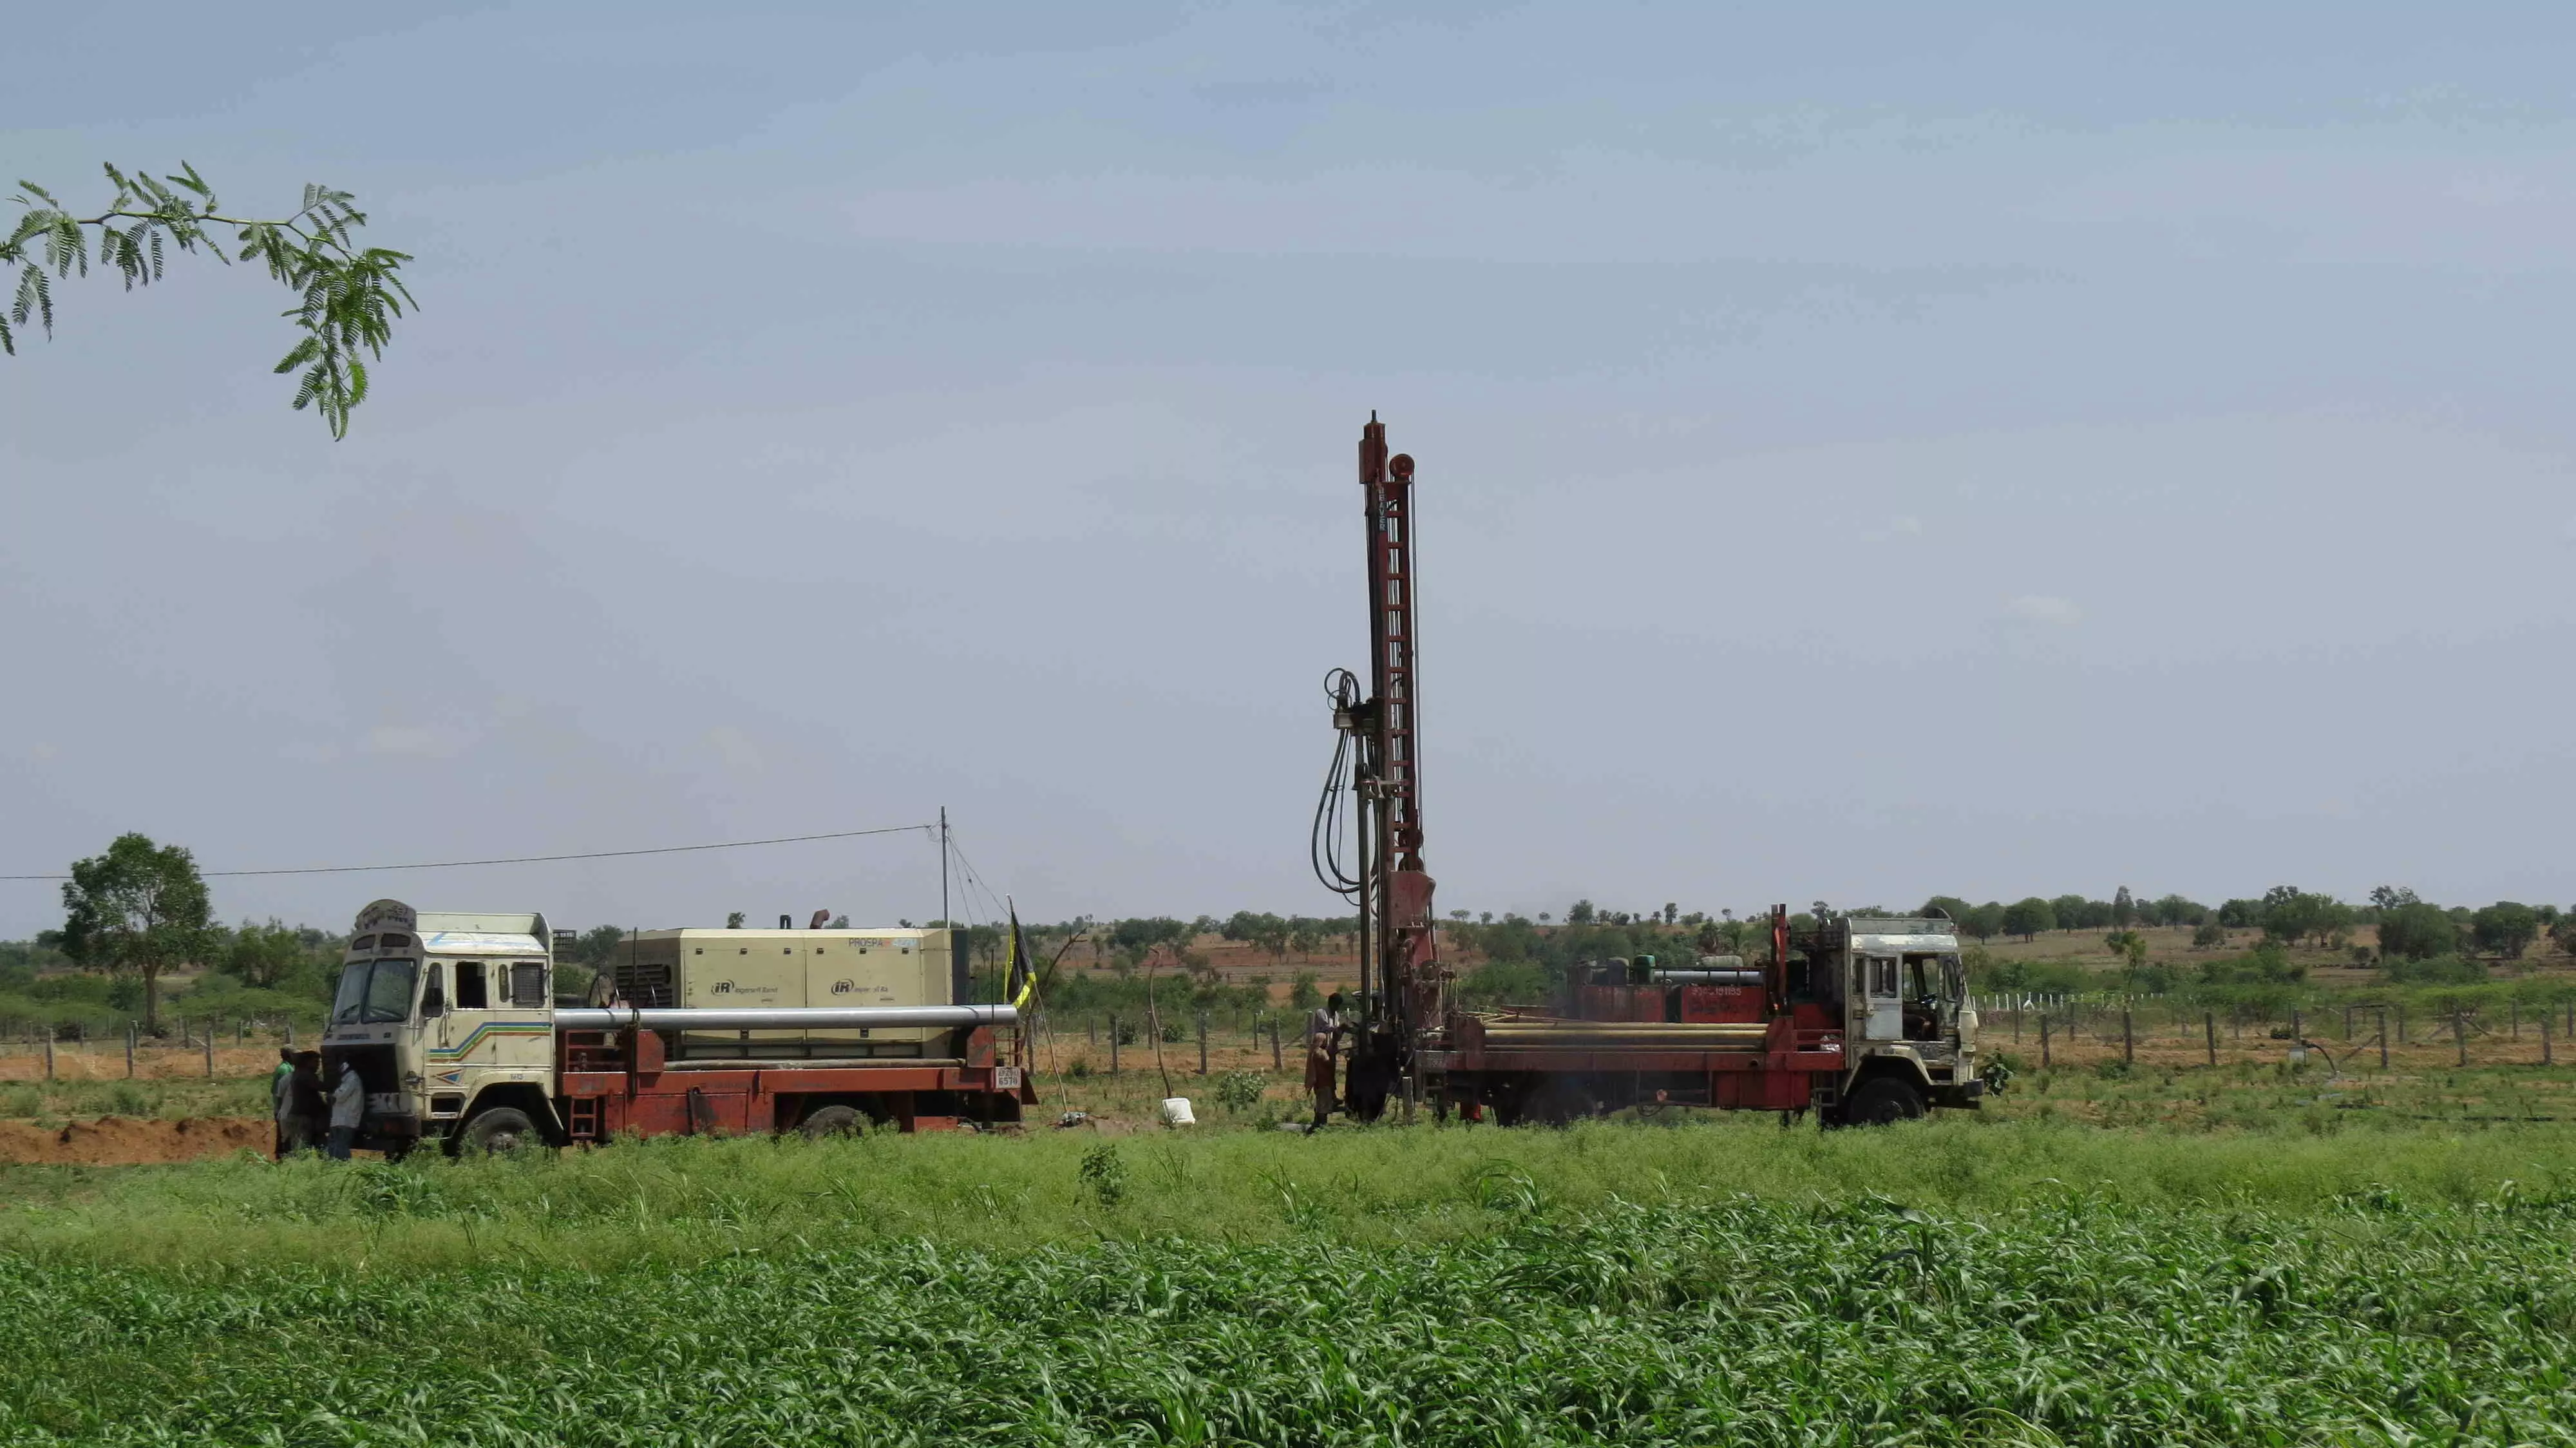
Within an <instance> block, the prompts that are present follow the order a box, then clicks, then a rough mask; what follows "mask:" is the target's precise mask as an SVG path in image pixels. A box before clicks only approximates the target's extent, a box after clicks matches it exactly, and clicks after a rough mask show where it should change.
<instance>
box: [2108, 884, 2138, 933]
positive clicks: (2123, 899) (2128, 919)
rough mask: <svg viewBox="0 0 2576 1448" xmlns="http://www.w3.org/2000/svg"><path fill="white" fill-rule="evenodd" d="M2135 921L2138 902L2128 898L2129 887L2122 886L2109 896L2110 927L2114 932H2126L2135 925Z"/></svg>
mask: <svg viewBox="0 0 2576 1448" xmlns="http://www.w3.org/2000/svg"><path fill="white" fill-rule="evenodd" d="M2137 919H2138V902H2137V901H2136V900H2134V899H2132V898H2131V897H2130V895H2129V887H2128V886H2126V885H2123V886H2121V887H2120V888H2119V890H2118V892H2117V893H2115V894H2113V895H2112V896H2111V926H2112V928H2113V929H2115V930H2126V929H2128V928H2129V927H2130V926H2131V925H2134V924H2136V923H2137Z"/></svg>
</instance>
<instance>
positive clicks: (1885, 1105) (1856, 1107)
mask: <svg viewBox="0 0 2576 1448" xmlns="http://www.w3.org/2000/svg"><path fill="white" fill-rule="evenodd" d="M1922 1117H1923V1092H1922V1089H1921V1088H1920V1087H1917V1086H1916V1085H1915V1084H1914V1083H1913V1082H1911V1081H1908V1080H1906V1079H1905V1078H1904V1077H1902V1076H1872V1077H1871V1078H1869V1079H1868V1080H1866V1081H1863V1082H1862V1083H1860V1086H1859V1087H1858V1088H1857V1089H1856V1090H1854V1091H1853V1092H1852V1094H1851V1095H1850V1097H1849V1098H1847V1099H1846V1100H1845V1101H1844V1102H1843V1106H1842V1119H1843V1124H1844V1125H1846V1126H1887V1125H1890V1124H1892V1123H1894V1122H1899V1121H1919V1120H1921V1119H1922Z"/></svg>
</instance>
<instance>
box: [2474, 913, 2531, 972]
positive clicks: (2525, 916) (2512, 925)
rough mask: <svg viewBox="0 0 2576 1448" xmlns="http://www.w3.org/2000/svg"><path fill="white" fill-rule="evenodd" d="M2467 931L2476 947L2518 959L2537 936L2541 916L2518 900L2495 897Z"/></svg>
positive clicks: (2506, 957)
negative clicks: (2491, 903) (2475, 940)
mask: <svg viewBox="0 0 2576 1448" xmlns="http://www.w3.org/2000/svg"><path fill="white" fill-rule="evenodd" d="M2469 931H2470V933H2471V934H2472V935H2473V936H2475V937H2476V939H2477V942H2478V949H2480V950H2483V951H2487V952H2489V953H2491V954H2495V955H2501V956H2503V957H2504V958H2505V959H2507V960H2520V959H2522V953H2523V952H2524V951H2525V950H2528V949H2530V948H2531V942H2533V941H2534V940H2537V939H2539V938H2540V915H2539V912H2537V911H2535V910H2533V909H2532V908H2531V907H2530V906H2528V905H2525V904H2523V903H2522V902H2520V901H2518V900H2498V901H2497V902H2496V903H2494V904H2493V905H2490V906H2488V907H2487V908H2485V909H2484V910H2481V911H2479V912H2478V913H2477V915H2476V917H2475V919H2474V920H2473V921H2472V922H2471V924H2470V926H2469Z"/></svg>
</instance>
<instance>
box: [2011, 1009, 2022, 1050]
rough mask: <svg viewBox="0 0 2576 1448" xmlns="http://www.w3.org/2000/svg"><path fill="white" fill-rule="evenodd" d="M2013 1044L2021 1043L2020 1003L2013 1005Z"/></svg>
mask: <svg viewBox="0 0 2576 1448" xmlns="http://www.w3.org/2000/svg"><path fill="white" fill-rule="evenodd" d="M2013 1044H2014V1045H2016V1046H2018V1045H2020V1044H2021V1007H2020V1006H2019V1005H2018V1004H2016V1005H2015V1006H2014V1007H2013Z"/></svg>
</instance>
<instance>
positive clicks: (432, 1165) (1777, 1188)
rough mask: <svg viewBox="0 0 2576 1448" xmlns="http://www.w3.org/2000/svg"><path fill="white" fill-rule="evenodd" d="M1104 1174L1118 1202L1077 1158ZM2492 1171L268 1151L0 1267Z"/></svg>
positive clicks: (4, 1218)
mask: <svg viewBox="0 0 2576 1448" xmlns="http://www.w3.org/2000/svg"><path fill="white" fill-rule="evenodd" d="M1104 1145H1106V1146H1108V1147H1109V1148H1110V1149H1111V1150H1112V1151H1113V1152H1114V1154H1115V1155H1116V1157H1117V1174H1118V1177H1119V1179H1120V1181H1121V1183H1122V1189H1121V1190H1120V1191H1119V1192H1118V1193H1116V1194H1115V1198H1114V1200H1112V1199H1105V1198H1104V1194H1102V1193H1100V1192H1098V1191H1096V1190H1088V1189H1086V1187H1085V1177H1084V1170H1083V1162H1084V1158H1085V1157H1086V1155H1092V1154H1094V1153H1096V1152H1097V1151H1098V1150H1099V1149H1100V1148H1101V1147H1103V1146H1104ZM2507 1181H2512V1182H2517V1183H2519V1184H2520V1187H2519V1189H2520V1190H2524V1191H2537V1192H2542V1193H2549V1192H2557V1191H2560V1190H2576V1130H2571V1129H2569V1128H2565V1127H2558V1126H2503V1127H2494V1128H2489V1129H2484V1130H2454V1129H2449V1128H2443V1127H2438V1126H2428V1127H2426V1128H2425V1129H2421V1130H2411V1131H2373V1132H2364V1133H2347V1134H2341V1135H2335V1136H2315V1135H2310V1134H2307V1133H2305V1132H2303V1131H2298V1130H2287V1131H2260V1132H2221V1133H2212V1134H2202V1135H2190V1136H2184V1135H2174V1134H2165V1133H2154V1132H2113V1131H2103V1130H2099V1129H2096V1128H2091V1127H2083V1126H2076V1125H2071V1124H2065V1123H2055V1122H2036V1121H2026V1122H2013V1123H1992V1124H1989V1123H1985V1122H1980V1121H1976V1120H1964V1121H1963V1120H1937V1121H1931V1122H1925V1123H1920V1124H1914V1125H1908V1126H1904V1127H1900V1128H1895V1129H1891V1130H1885V1131H1869V1132H1832V1133H1823V1132H1817V1131H1814V1130H1813V1129H1807V1130H1798V1131H1784V1130H1782V1129H1781V1128H1780V1127H1778V1126H1776V1125H1773V1124H1772V1123H1771V1122H1770V1121H1769V1120H1768V1119H1767V1118H1753V1119H1745V1118H1719V1119H1715V1120H1697V1121H1694V1122H1693V1123H1692V1124H1689V1125H1684V1126H1677V1127H1655V1126H1638V1125H1614V1124H1594V1125H1586V1126H1582V1127H1578V1128H1575V1129H1572V1130H1567V1131H1499V1130H1495V1129H1493V1128H1490V1127H1480V1128H1462V1127H1455V1126H1453V1127H1449V1128H1445V1129H1433V1128H1427V1127H1425V1128H1415V1129H1411V1130H1394V1129H1384V1130H1341V1129H1336V1130H1334V1131H1328V1132H1326V1133H1324V1134H1323V1135H1321V1136H1318V1137H1314V1138H1306V1137H1299V1136H1291V1135H1287V1134H1284V1133H1276V1132H1269V1133H1262V1132H1230V1133H1208V1134H1205V1135H1188V1134H1181V1133H1164V1134H1158V1135H1145V1136H1131V1137H1125V1138H1116V1139H1110V1140H1108V1141H1106V1142H1104V1139H1103V1138H1101V1137H1098V1136H1095V1135H1093V1134H1092V1133H1089V1132H1045V1133H1041V1134H1036V1135H1032V1136H1029V1137H1025V1138H1005V1137H977V1136H964V1135H960V1136H915V1137H904V1136H896V1135H877V1136H869V1137H865V1138H860V1139H855V1140H848V1141H836V1142H820V1143H813V1142H806V1141H803V1140H801V1139H792V1140H785V1141H772V1140H769V1139H766V1138H756V1139H739V1140H728V1141H711V1140H704V1139H687V1138H665V1139H660V1140H654V1141H645V1142H638V1143H632V1144H625V1145H619V1146H614V1147H610V1148H607V1149H605V1150H599V1151H585V1152H567V1153H563V1154H561V1155H557V1156H550V1157H549V1156H537V1157H532V1158H528V1159H524V1160H509V1161H492V1162H448V1161H443V1160H437V1159H434V1158H415V1159H414V1160H412V1161H410V1162H406V1163H403V1164H401V1165H385V1164H379V1163H361V1164H358V1165H355V1166H334V1165H332V1164H329V1163H325V1162H318V1161H300V1162H290V1163H287V1164H285V1165H283V1166H272V1165H270V1164H268V1163H266V1162H263V1161H259V1160H255V1159H248V1158H244V1159H238V1160H233V1161H225V1162H215V1163H206V1164H200V1165H194V1166H186V1167H169V1168H135V1169H129V1170H126V1171H122V1172H117V1173H99V1172H95V1171H91V1172H83V1173H66V1172H63V1171H60V1170H58V1169H56V1170H48V1169H29V1168H20V1169H18V1170H17V1171H16V1172H14V1173H10V1174H8V1175H7V1176H0V1191H5V1192H10V1193H12V1194H13V1195H14V1196H15V1197H16V1201H15V1203H14V1204H11V1205H5V1206H0V1251H8V1252H15V1253H20V1254H26V1255H32V1256H35V1257H39V1258H41V1259H43V1260H46V1261H51V1262H72V1261H91V1262H107V1263H125V1264H136V1265H152V1266H166V1267H185V1268H188V1269H191V1270H203V1269H206V1268H209V1267H222V1266H227V1265H240V1264H249V1263H269V1264H275V1263H281V1262H302V1263H310V1264H313V1265H315V1266H317V1267H320V1268H326V1269H329V1270H333V1271H354V1272H360V1273H365V1274H379V1273H385V1272H408V1271H422V1270H434V1269H441V1268H447V1267H456V1266H465V1265H470V1264H475V1263H481V1262H489V1261H492V1260H495V1259H496V1257H497V1258H498V1259H502V1260H509V1261H513V1262H520V1263H529V1264H539V1263H543V1264H560V1265H563V1266H566V1267H569V1268H584V1269H586V1268H607V1267H613V1266H619V1265H629V1264H634V1263H638V1262H650V1263H664V1264H689V1263H696V1262H703V1261H707V1260H711V1259H719V1258H723V1257H727V1256H729V1255H733V1254H738V1253H741V1252H745V1251H764V1252H766V1251H793V1250H799V1249H801V1248H802V1247H804V1246H810V1245H812V1244H817V1243H834V1244H852V1243H871V1242H880V1243H881V1242H890V1241H898V1240H927V1241H931V1242H936V1243H940V1244H943V1245H948V1246H958V1247H969V1248H975V1249H980V1250H992V1251H1003V1252H1009V1251H1018V1250H1026V1249H1029V1248H1033V1247H1037V1246H1042V1245H1047V1244H1062V1243H1075V1242H1094V1241H1101V1240H1113V1241H1129V1242H1138V1241H1172V1240H1183V1241H1198V1242H1214V1243H1232V1244H1242V1243H1254V1242H1275V1241H1286V1240H1298V1239H1306V1238H1329V1239H1331V1240H1334V1241H1337V1242H1342V1243H1348V1244H1368V1245H1383V1246H1389V1247H1401V1246H1421V1245H1425V1244H1436V1243H1442V1242H1450V1241H1456V1240H1460V1239H1472V1238H1476V1237H1480V1236H1483V1235H1486V1234H1489V1233H1490V1232H1491V1231H1492V1230H1493V1227H1494V1218H1493V1216H1492V1214H1491V1208H1492V1206H1493V1203H1494V1202H1495V1201H1496V1200H1497V1199H1498V1198H1510V1199H1512V1200H1515V1201H1520V1202H1523V1203H1524V1204H1525V1205H1527V1206H1529V1207H1531V1208H1533V1209H1543V1210H1546V1211H1571V1212H1589V1211H1596V1210H1601V1209H1605V1208H1608V1207H1610V1206H1612V1205H1613V1204H1614V1203H1630V1204H1644V1205H1652V1206H1657V1207H1670V1208H1675V1209H1691V1208H1700V1207H1705V1206H1707V1205H1709V1204H1711V1203H1716V1202H1723V1201H1730V1200H1734V1199H1736V1198H1738V1197H1750V1198H1753V1199H1757V1200H1762V1201H1769V1202H1779V1203H1786V1204H1793V1205H1795V1204H1815V1203H1847V1202H1851V1201H1854V1200H1858V1199H1861V1198H1865V1197H1871V1198H1885V1199H1887V1200H1890V1201H1893V1202H1896V1203H1899V1204H1901V1205H1904V1206H1907V1207H1914V1208H1921V1209H1926V1210H1933V1211H1941V1212H1954V1213H1955V1212H1965V1213H1985V1212H1994V1211H2017V1210H2024V1209H2029V1208H2033V1207H2035V1206H2045V1205H2049V1204H2055V1203H2065V1202H2074V1201H2082V1202H2088V1203H2095V1204H2103V1205H2114V1206H2122V1207H2138V1208H2155V1209H2198V1208H2222V1209H2228V1210H2234V1209H2240V1208H2244V1209H2260V1210H2267V1211H2292V1212H2295V1211H2304V1210H2308V1209H2311V1208H2315V1207H2319V1206H2321V1205H2324V1204H2328V1203H2331V1202H2333V1201H2335V1200H2337V1199H2339V1198H2343V1197H2347V1196H2350V1195H2352V1194H2355V1193H2365V1192H2370V1191H2393V1192H2396V1193H2398V1194H2400V1195H2402V1196H2403V1197H2405V1198H2406V1199H2408V1200H2411V1201H2420V1202H2425V1203H2432V1204H2441V1205H2445V1206H2465V1205H2467V1204H2472V1203H2475V1202H2478V1201H2482V1200H2486V1199H2489V1198H2491V1197H2492V1196H2493V1195H2494V1194H2495V1193H2496V1192H2497V1191H2499V1190H2500V1189H2501V1185H2502V1184H2503V1183H2505V1182H2507Z"/></svg>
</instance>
